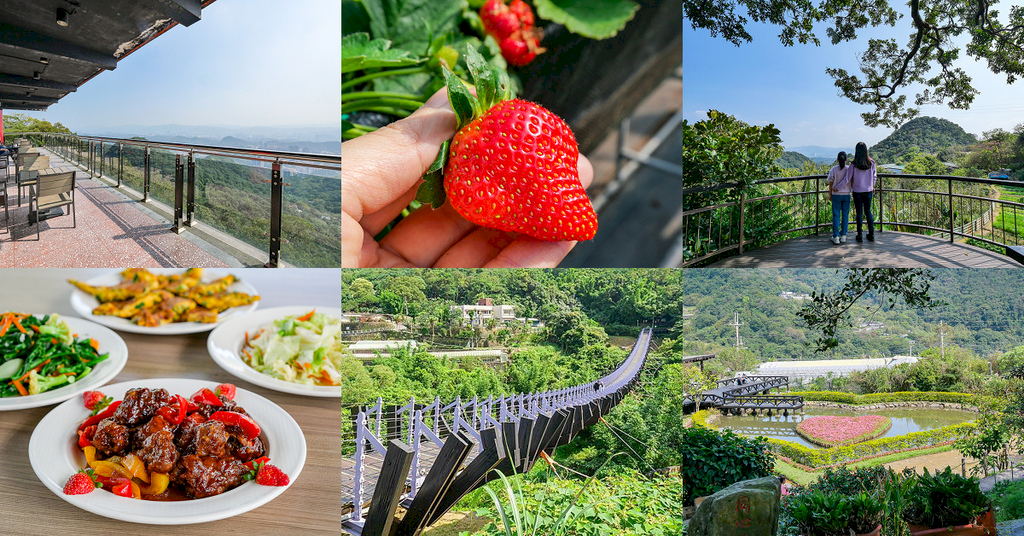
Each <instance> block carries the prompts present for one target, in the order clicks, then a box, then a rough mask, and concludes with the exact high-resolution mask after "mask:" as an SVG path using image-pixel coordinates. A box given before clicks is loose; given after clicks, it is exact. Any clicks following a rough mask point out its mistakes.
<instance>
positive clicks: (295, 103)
mask: <svg viewBox="0 0 1024 536" xmlns="http://www.w3.org/2000/svg"><path fill="white" fill-rule="evenodd" d="M340 43H341V2H339V1H338V0H297V1H291V2H287V1H286V2H282V1H280V0H217V1H216V2H214V3H213V4H212V5H210V6H209V7H207V8H206V9H204V10H203V18H202V20H200V21H198V22H196V23H195V24H193V25H192V26H190V27H185V26H182V25H178V26H176V27H174V28H173V29H172V30H170V31H168V32H167V33H165V34H163V35H161V36H159V37H157V38H156V39H154V40H153V41H152V42H150V43H149V44H147V45H145V46H143V47H142V48H141V49H139V50H137V51H136V52H134V53H132V54H131V55H129V56H128V57H127V58H124V59H123V60H122V61H120V62H119V63H118V65H117V69H114V70H113V71H106V72H103V73H100V74H99V75H98V76H97V77H95V78H93V79H92V80H90V81H88V82H86V83H85V84H84V85H83V86H81V87H80V88H78V91H77V92H75V93H70V94H68V96H66V97H64V98H63V99H61V100H60V101H59V102H58V103H57V104H54V105H51V106H50V108H49V110H47V111H46V112H25V111H22V110H11V112H12V113H23V114H27V115H31V116H33V117H38V118H40V119H46V120H47V121H51V122H57V121H59V122H61V123H63V124H64V125H66V126H67V127H69V128H70V129H71V130H73V131H76V132H89V131H90V130H91V129H95V128H99V127H110V126H119V125H160V124H184V125H241V126H289V125H330V124H339V125H340V121H341V103H340V98H339V95H340V94H341V87H340V86H341V75H340V68H341V45H340Z"/></svg>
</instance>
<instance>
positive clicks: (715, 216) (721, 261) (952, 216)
mask: <svg viewBox="0 0 1024 536" xmlns="http://www.w3.org/2000/svg"><path fill="white" fill-rule="evenodd" d="M1022 195H1024V183H1021V182H1017V181H1008V180H996V179H978V178H969V177H952V176H933V175H900V174H888V173H881V174H879V175H878V181H877V183H876V190H875V196H874V198H873V202H872V206H873V208H872V210H873V213H874V215H875V227H876V229H875V241H874V242H868V241H867V240H865V241H864V242H862V243H858V242H856V241H855V240H854V237H855V235H856V224H855V222H854V221H853V220H854V219H855V217H854V214H853V213H852V211H851V215H850V220H851V222H850V228H849V231H848V232H849V235H848V236H849V241H848V242H847V243H846V244H843V245H839V246H836V245H833V244H831V242H830V241H829V237H830V236H831V229H832V209H831V203H830V201H829V196H828V183H827V182H826V181H825V176H824V175H811V176H805V177H788V178H776V179H770V180H767V181H760V182H756V183H752V184H749V185H747V186H746V187H743V185H740V184H721V185H715V186H709V187H698V188H689V189H684V190H683V229H684V231H683V236H684V238H683V247H684V254H683V259H684V260H683V266H710V267H716V268H769V267H771V268H805V267H817V268H881V267H918V268H940V267H941V268H1021V267H1022V263H1024V203H1022V202H1021V201H1022ZM864 225H866V223H865V224H864ZM865 233H866V229H865Z"/></svg>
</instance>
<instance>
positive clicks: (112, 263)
mask: <svg viewBox="0 0 1024 536" xmlns="http://www.w3.org/2000/svg"><path fill="white" fill-rule="evenodd" d="M50 161H51V165H54V166H56V165H60V164H61V161H60V159H59V158H58V157H57V156H55V155H52V154H51V155H50ZM2 173H3V170H2V169H0V174H2ZM13 173H14V168H13V166H12V167H11V174H12V175H13ZM75 184H76V186H75V213H76V215H77V219H78V225H77V227H74V228H73V227H72V219H71V216H70V213H69V212H68V211H67V209H65V211H64V212H65V215H64V216H60V217H57V218H51V219H48V220H44V221H43V222H41V224H40V228H39V231H40V238H39V239H38V240H37V239H36V226H35V225H34V224H29V223H28V214H29V212H28V200H27V198H26V197H25V195H27V192H28V189H27V188H26V189H25V190H24V192H25V194H23V196H22V204H21V206H20V207H19V206H18V193H17V190H16V189H15V187H14V186H13V184H12V185H10V186H9V187H8V189H7V194H8V196H9V197H8V200H7V208H8V210H9V211H10V227H9V228H8V227H7V226H6V219H5V217H4V215H3V213H2V212H0V267H46V268H78V267H96V268H104V267H125V266H133V267H146V268H156V267H184V266H203V267H218V266H220V267H222V266H226V264H225V263H224V262H222V261H221V260H219V259H218V258H217V257H215V256H214V255H211V254H210V253H208V252H206V251H204V250H203V249H202V248H200V247H199V246H198V245H196V244H194V243H192V242H190V241H189V240H187V239H186V238H185V237H184V236H179V235H178V234H176V233H174V232H172V231H171V229H170V225H169V224H168V223H166V222H162V221H159V220H157V219H155V218H153V217H152V216H150V215H148V214H147V213H146V212H144V211H142V210H140V208H139V204H138V203H136V202H134V201H130V200H127V199H125V198H124V197H122V196H120V195H118V194H117V193H116V192H115V191H114V189H113V188H110V187H108V186H107V185H105V184H103V183H101V182H99V181H96V180H94V179H92V178H90V177H89V175H88V174H87V173H85V172H83V171H78V172H77V175H76V180H75ZM0 210H2V207H0Z"/></svg>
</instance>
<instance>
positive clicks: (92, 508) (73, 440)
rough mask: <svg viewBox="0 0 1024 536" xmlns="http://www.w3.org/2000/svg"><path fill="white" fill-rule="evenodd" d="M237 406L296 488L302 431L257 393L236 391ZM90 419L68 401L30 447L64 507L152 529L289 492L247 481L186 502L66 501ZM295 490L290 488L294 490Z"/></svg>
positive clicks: (173, 382)
mask: <svg viewBox="0 0 1024 536" xmlns="http://www.w3.org/2000/svg"><path fill="white" fill-rule="evenodd" d="M217 385H218V384H216V383H213V382H207V381H202V380H188V379H166V378H165V379H150V380H139V381H133V382H122V383H115V384H111V385H108V386H106V387H105V388H104V389H103V392H104V393H106V394H107V395H108V396H111V397H113V398H114V399H115V400H121V399H123V398H124V394H125V393H126V392H127V391H128V390H129V389H133V388H136V387H148V388H150V389H154V388H163V389H167V391H168V392H169V393H171V394H180V395H182V396H184V397H188V396H190V395H192V393H195V392H196V391H198V390H199V389H201V388H203V387H208V388H210V389H214V388H216V387H217ZM235 401H236V402H238V404H239V405H240V406H242V407H243V408H245V411H246V412H247V413H249V415H250V416H252V418H253V420H255V421H256V423H257V424H259V425H260V428H261V430H262V432H261V434H260V435H261V437H262V438H263V441H264V446H265V448H266V455H267V456H269V457H270V462H269V463H271V464H273V465H275V466H277V467H279V468H280V469H281V470H282V471H284V473H285V474H286V475H288V477H289V480H290V482H291V483H294V482H295V480H296V479H298V477H299V473H300V472H301V471H302V466H303V464H305V462H306V439H305V437H304V436H303V435H302V429H300V428H299V425H298V424H297V423H296V422H295V420H294V419H292V418H291V417H290V416H289V415H288V413H287V412H285V411H284V410H283V409H281V408H280V407H278V406H277V405H276V404H274V403H273V402H271V401H269V400H267V399H266V398H263V397H262V396H259V395H257V394H254V393H250V392H248V391H245V390H243V389H238V390H237V393H236V394H235ZM89 415H90V412H89V410H87V409H85V406H83V405H82V402H81V401H80V400H68V401H67V402H65V403H63V404H61V405H60V406H57V407H56V408H54V409H53V410H52V411H50V413H48V414H47V415H46V417H43V420H41V421H39V424H38V425H37V426H36V429H35V431H33V432H32V438H31V439H30V440H29V443H28V457H29V462H30V463H31V464H32V469H33V470H34V471H35V473H36V476H38V477H39V480H40V481H42V483H43V484H44V485H46V487H47V488H50V491H52V492H54V493H56V494H57V496H58V497H60V498H61V499H64V500H65V501H67V502H69V503H71V504H73V505H75V506H77V507H79V508H81V509H83V510H86V511H88V512H92V513H94V514H97V515H101V516H104V517H109V518H111V519H119V520H121V521H130V522H133V523H146V524H150V525H185V524H189V523H205V522H207V521H214V520H217V519H224V518H228V517H232V516H236V515H238V514H242V513H245V512H248V511H250V510H253V509H255V508H258V507H260V506H261V505H263V504H266V503H267V502H269V501H270V500H272V499H273V498H274V497H277V496H278V495H280V494H282V493H284V490H286V489H288V486H262V485H260V484H257V483H256V482H254V481H246V482H245V483H243V484H242V485H240V486H238V487H237V488H234V489H231V490H228V491H226V492H224V493H221V494H220V495H215V496H213V497H204V498H202V499H191V500H186V501H169V502H164V501H143V500H137V499H128V498H125V497H118V496H117V495H114V494H113V493H110V492H108V491H105V490H100V489H97V490H95V491H93V492H92V493H87V494H85V495H65V494H64V484H66V483H67V481H68V479H70V478H71V475H73V474H75V473H76V472H78V471H79V470H80V469H83V468H85V467H86V463H85V456H84V455H83V454H82V449H80V448H79V447H78V435H77V430H78V425H79V424H81V423H82V421H84V420H85V419H86V418H88V417H89ZM290 485H291V484H289V486H290Z"/></svg>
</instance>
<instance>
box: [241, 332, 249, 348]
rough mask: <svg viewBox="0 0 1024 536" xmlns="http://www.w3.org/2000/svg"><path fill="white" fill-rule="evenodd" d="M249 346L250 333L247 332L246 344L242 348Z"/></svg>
mask: <svg viewBox="0 0 1024 536" xmlns="http://www.w3.org/2000/svg"><path fill="white" fill-rule="evenodd" d="M248 346H249V332H248V331H246V332H245V344H244V345H242V348H246V347H248Z"/></svg>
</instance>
